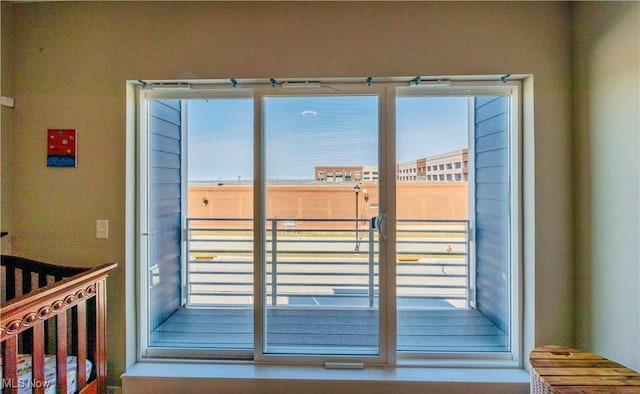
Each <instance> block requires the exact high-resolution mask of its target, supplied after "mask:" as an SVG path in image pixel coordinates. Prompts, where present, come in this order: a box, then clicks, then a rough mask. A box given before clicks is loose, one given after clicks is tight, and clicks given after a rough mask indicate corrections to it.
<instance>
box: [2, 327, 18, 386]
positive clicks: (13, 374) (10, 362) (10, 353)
mask: <svg viewBox="0 0 640 394" xmlns="http://www.w3.org/2000/svg"><path fill="white" fill-rule="evenodd" d="M2 360H3V363H4V374H3V375H2V376H3V380H4V381H3V382H2V385H3V386H4V392H6V393H9V394H17V393H18V337H17V336H15V335H14V336H11V337H9V338H7V339H6V340H5V341H4V349H3V352H2ZM5 382H7V383H8V384H6V385H5Z"/></svg>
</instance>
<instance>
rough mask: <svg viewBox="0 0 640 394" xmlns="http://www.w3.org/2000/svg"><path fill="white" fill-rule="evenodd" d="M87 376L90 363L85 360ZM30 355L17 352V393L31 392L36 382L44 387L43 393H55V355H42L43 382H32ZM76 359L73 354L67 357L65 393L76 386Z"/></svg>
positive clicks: (4, 383)
mask: <svg viewBox="0 0 640 394" xmlns="http://www.w3.org/2000/svg"><path fill="white" fill-rule="evenodd" d="M86 364H87V376H90V375H91V368H92V366H93V365H92V364H91V361H89V360H87V363H86ZM31 365H32V364H31V355H30V354H18V394H29V393H32V392H33V388H34V387H35V385H36V384H37V385H38V386H40V387H44V389H45V394H56V382H57V376H56V356H55V355H45V356H44V376H45V381H44V382H34V381H33V378H32V376H33V375H32V372H31ZM76 365H77V361H76V357H75V356H69V357H67V393H68V394H73V393H75V392H76V390H77V387H78V379H77V376H78V374H77V368H76ZM2 373H3V372H2V359H1V358H0V382H3V384H2V385H0V393H2V392H3V390H2V389H3V388H4V387H5V385H6V383H7V382H5V381H4V379H3V376H2Z"/></svg>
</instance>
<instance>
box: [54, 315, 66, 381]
mask: <svg viewBox="0 0 640 394" xmlns="http://www.w3.org/2000/svg"><path fill="white" fill-rule="evenodd" d="M56 335H57V341H56V343H57V351H56V373H57V381H58V383H57V386H58V392H62V393H66V392H67V384H68V382H67V311H64V312H62V313H60V314H58V316H57V317H56Z"/></svg>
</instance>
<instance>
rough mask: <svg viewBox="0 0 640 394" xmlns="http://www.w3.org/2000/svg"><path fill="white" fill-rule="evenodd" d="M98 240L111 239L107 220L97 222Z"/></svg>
mask: <svg viewBox="0 0 640 394" xmlns="http://www.w3.org/2000/svg"><path fill="white" fill-rule="evenodd" d="M96 238H100V239H107V238H109V221H108V220H106V219H98V220H96Z"/></svg>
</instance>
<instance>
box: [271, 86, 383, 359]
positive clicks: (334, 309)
mask: <svg viewBox="0 0 640 394" xmlns="http://www.w3.org/2000/svg"><path fill="white" fill-rule="evenodd" d="M379 100H380V99H379V97H378V96H377V95H350V96H310V95H296V96H270V97H265V98H264V101H263V119H264V139H265V158H266V159H265V185H266V186H265V187H266V191H265V215H266V218H265V223H264V225H265V230H266V234H265V245H264V246H265V247H264V250H265V254H266V256H265V260H264V267H263V272H264V277H263V280H264V283H265V286H264V289H265V292H264V294H262V297H263V299H264V311H263V313H264V322H265V329H264V332H265V338H264V349H263V351H264V353H269V354H306V355H372V356H375V355H378V354H379V320H380V319H379V307H378V306H379V302H378V294H379V293H378V283H379V282H378V236H377V233H375V232H374V231H373V229H372V228H371V226H370V223H371V220H370V218H371V217H372V216H375V215H377V214H378V210H377V209H378V201H379V200H378V149H379V143H378V136H379V127H380V125H379V123H380V122H379Z"/></svg>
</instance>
